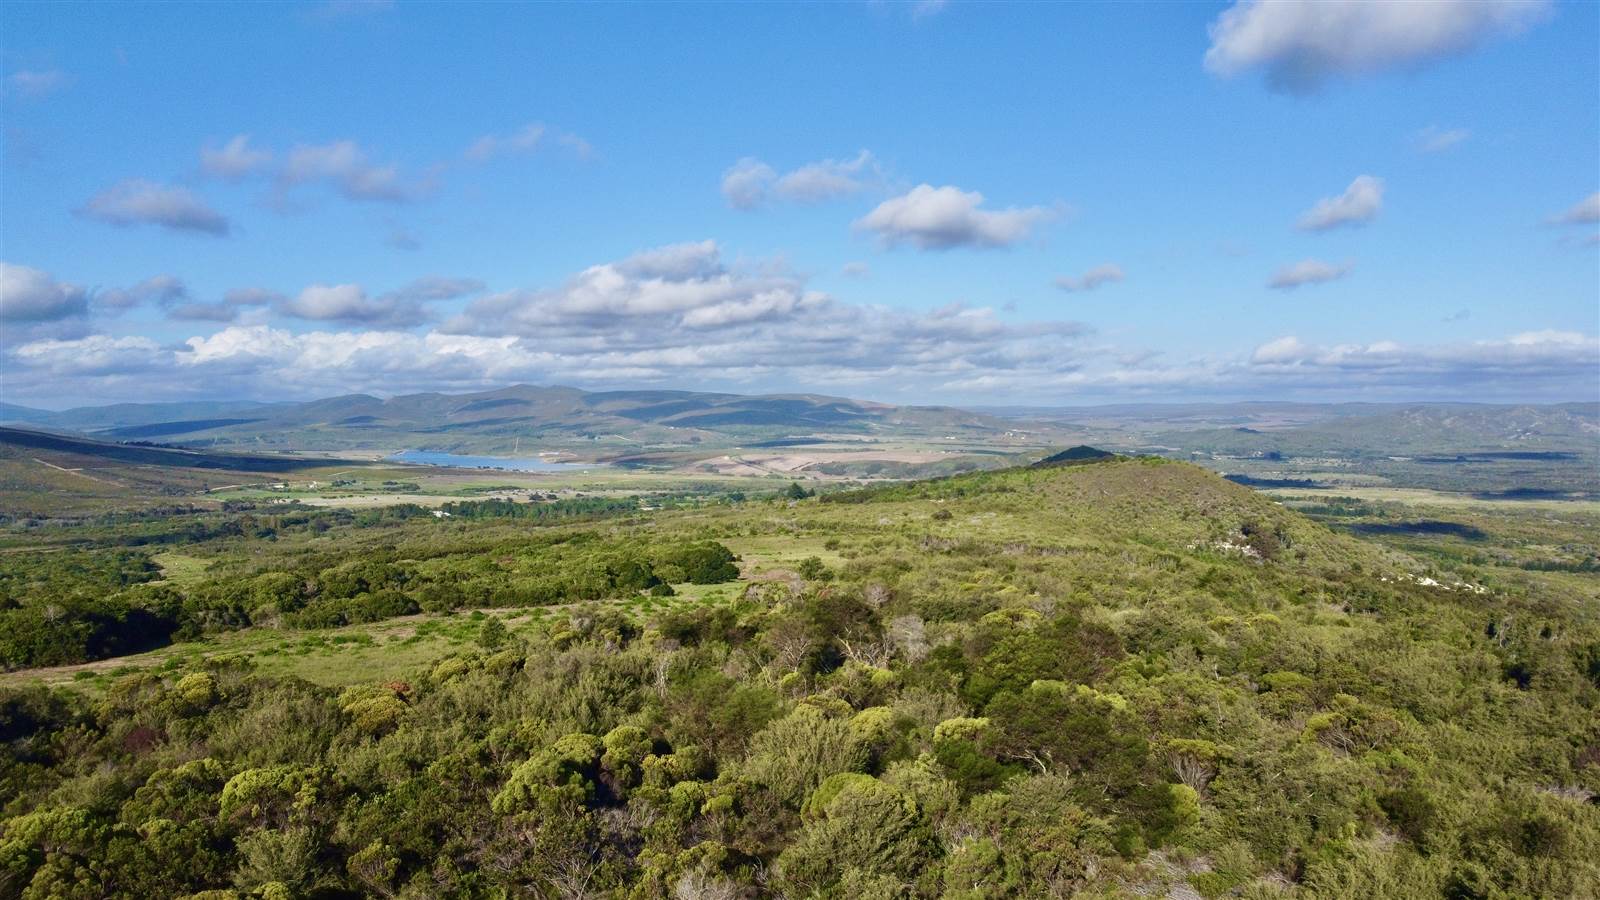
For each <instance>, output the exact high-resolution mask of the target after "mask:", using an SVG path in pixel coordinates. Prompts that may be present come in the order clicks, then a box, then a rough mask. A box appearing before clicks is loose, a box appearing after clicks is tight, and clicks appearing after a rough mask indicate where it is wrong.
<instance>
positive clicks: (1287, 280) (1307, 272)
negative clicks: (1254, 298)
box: [1267, 259, 1352, 291]
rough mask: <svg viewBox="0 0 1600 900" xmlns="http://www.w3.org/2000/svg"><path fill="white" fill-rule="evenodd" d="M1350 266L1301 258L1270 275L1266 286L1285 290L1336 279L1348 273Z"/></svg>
mask: <svg viewBox="0 0 1600 900" xmlns="http://www.w3.org/2000/svg"><path fill="white" fill-rule="evenodd" d="M1351 268H1352V267H1351V265H1350V264H1349V263H1342V264H1340V265H1333V264H1332V263H1325V262H1323V261H1322V260H1320V259H1302V260H1300V261H1299V262H1297V263H1291V264H1290V265H1287V266H1284V267H1283V268H1281V269H1279V270H1278V271H1277V273H1276V274H1274V275H1273V276H1272V280H1271V281H1269V282H1267V287H1270V288H1276V289H1278V290H1281V291H1287V290H1293V289H1295V288H1297V287H1300V286H1301V285H1306V284H1321V283H1323V282H1326V281H1337V280H1338V279H1340V278H1343V277H1344V276H1346V275H1348V274H1350V269H1351Z"/></svg>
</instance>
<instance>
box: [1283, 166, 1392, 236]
mask: <svg viewBox="0 0 1600 900" xmlns="http://www.w3.org/2000/svg"><path fill="white" fill-rule="evenodd" d="M1381 209H1383V179H1382V178H1374V177H1372V176H1371V175H1358V176H1356V180H1354V181H1352V182H1350V186H1349V187H1347V188H1345V189H1344V193H1342V194H1340V195H1339V196H1337V197H1324V198H1322V199H1321V200H1318V201H1317V205H1316V206H1313V207H1311V208H1310V209H1309V210H1306V212H1305V214H1304V215H1302V216H1301V217H1300V221H1299V222H1298V223H1297V224H1296V227H1298V228H1299V229H1300V230H1301V231H1327V230H1329V229H1330V228H1338V227H1339V226H1341V225H1365V224H1366V223H1368V222H1371V221H1372V220H1373V219H1375V218H1377V216H1378V212H1379V210H1381Z"/></svg>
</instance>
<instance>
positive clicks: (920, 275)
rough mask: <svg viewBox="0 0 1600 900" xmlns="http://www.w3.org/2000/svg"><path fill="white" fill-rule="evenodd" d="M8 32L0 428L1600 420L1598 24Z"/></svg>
mask: <svg viewBox="0 0 1600 900" xmlns="http://www.w3.org/2000/svg"><path fill="white" fill-rule="evenodd" d="M1317 13H1321V14H1320V15H1319V14H1317ZM0 15H3V22H0V24H3V26H4V27H3V31H4V34H5V37H4V38H3V41H0V51H3V52H0V77H3V91H0V104H3V106H0V109H3V113H4V115H3V118H4V126H5V127H4V131H3V135H0V141H3V149H0V155H3V161H0V165H3V169H0V179H3V186H4V191H3V198H0V399H3V400H5V401H6V402H10V403H18V404H24V405H30V406H38V407H45V408H61V407H65V406H76V405H89V404H98V403H111V402H128V401H152V400H185V399H261V400H282V399H294V400H305V399H312V398H318V397H327V396H334V395H341V394H349V393H370V394H374V395H378V396H392V395H396V394H403V393H411V392H419V391H442V392H449V393H464V392H470V391H476V390H489V389H494V388H498V387H504V386H507V385H512V384H516V383H532V384H543V385H551V384H562V385H572V386H575V387H580V388H584V389H588V390H604V389H636V388H670V389H682V390H718V391H729V392H738V393H801V392H814V393H823V394H830V395H839V396H847V397H852V398H858V399H865V400H875V401H882V402H892V403H920V404H933V403H937V404H949V405H957V406H964V407H974V406H1004V405H1052V406H1068V405H1089V404H1100V403H1108V402H1128V401H1135V402H1138V401H1161V402H1167V401H1199V400H1207V401H1209V400H1311V401H1345V400H1370V401H1386V400H1396V401H1420V400H1482V401H1519V402H1520V401H1541V402H1558V401H1568V400H1594V399H1596V398H1597V396H1600V377H1597V376H1600V338H1597V336H1596V335H1597V332H1600V322H1597V319H1600V192H1597V188H1600V95H1597V93H1596V91H1595V90H1594V85H1595V83H1596V77H1597V75H1600V44H1597V42H1596V41H1595V40H1594V36H1595V34H1596V33H1597V32H1600V6H1597V5H1595V4H1576V3H1547V2H1538V0H1485V2H1478V3H1468V2H1441V3H1431V4H1425V5H1424V4H1405V5H1400V4H1394V5H1380V4H1323V5H1320V6H1303V5H1294V4H1264V3H1254V2H1248V0H1247V2H1240V3H1236V4H1232V5H1230V4H1227V3H1209V4H1192V5H1163V6H1154V5H1152V6H1126V5H1110V4H1104V5H1082V4H1073V5H1062V6H1058V7H1051V6H997V5H982V4H974V3H961V2H951V3H943V2H922V3H915V4H887V3H865V4H858V5H842V4H838V5H820V4H819V5H765V4H764V5H751V6H731V5H695V4H682V5H671V6H668V5H657V6H647V5H628V6H623V5H615V6H599V5H596V6H579V5H565V6H557V5H543V6H523V5H503V6H501V5H479V6H473V7H471V12H470V15H464V14H463V13H462V10H461V8H460V7H449V6H444V5H410V4H403V3H401V4H391V3H383V2H373V3H362V2H333V3H322V4H316V3H307V4H261V5H220V4H219V5H206V4H140V3H130V4H119V5H115V6H113V5H97V6H72V5H65V4H8V5H6V6H5V8H4V11H3V14H0ZM817 48H827V51H826V54H825V55H824V56H821V57H819V55H818V52H817Z"/></svg>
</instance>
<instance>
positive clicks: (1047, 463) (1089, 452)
mask: <svg viewBox="0 0 1600 900" xmlns="http://www.w3.org/2000/svg"><path fill="white" fill-rule="evenodd" d="M1116 457H1117V455H1116V454H1115V453H1112V452H1110V451H1107V450H1101V449H1099V448H1097V447H1090V446H1089V445H1087V444H1079V445H1078V446H1076V447H1069V448H1067V449H1066V450H1062V451H1061V452H1059V453H1052V454H1050V455H1049V456H1046V457H1045V458H1044V459H1041V460H1039V461H1038V462H1036V463H1034V464H1033V466H1034V468H1036V469H1046V468H1050V467H1052V466H1072V465H1079V464H1081V463H1091V462H1104V461H1106V460H1108V459H1116Z"/></svg>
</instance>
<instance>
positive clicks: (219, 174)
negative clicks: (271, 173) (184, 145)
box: [200, 134, 272, 181]
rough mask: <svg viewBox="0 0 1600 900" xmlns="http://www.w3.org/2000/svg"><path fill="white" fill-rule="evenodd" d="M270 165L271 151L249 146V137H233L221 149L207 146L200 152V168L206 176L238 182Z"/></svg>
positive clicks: (242, 135) (243, 135) (244, 135)
mask: <svg viewBox="0 0 1600 900" xmlns="http://www.w3.org/2000/svg"><path fill="white" fill-rule="evenodd" d="M271 164H272V151H270V150H260V149H257V148H254V147H251V146H250V135H248V134H240V135H235V136H234V137H232V138H231V139H229V140H228V142H227V143H226V144H223V145H222V146H221V147H214V146H207V147H203V148H201V150H200V168H201V169H202V170H204V171H205V173H206V174H207V175H210V176H212V177H215V178H223V179H226V180H228V181H238V180H240V179H242V178H244V177H246V176H249V175H254V174H256V173H257V172H260V171H262V170H264V169H265V168H266V167H268V166H270V165H271Z"/></svg>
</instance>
